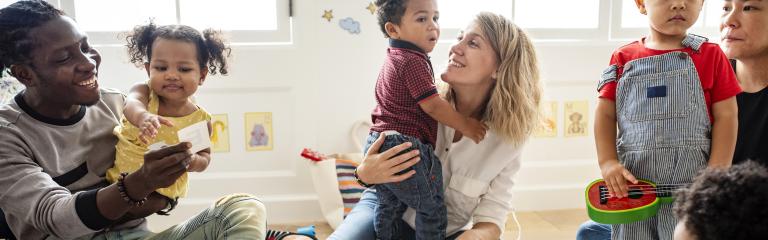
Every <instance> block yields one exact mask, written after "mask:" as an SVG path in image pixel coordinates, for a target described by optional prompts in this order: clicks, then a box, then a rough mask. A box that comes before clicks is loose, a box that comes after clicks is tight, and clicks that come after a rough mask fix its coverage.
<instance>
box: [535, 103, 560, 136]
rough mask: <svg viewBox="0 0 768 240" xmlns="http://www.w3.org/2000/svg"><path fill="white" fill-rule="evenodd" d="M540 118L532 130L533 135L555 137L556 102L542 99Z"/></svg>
mask: <svg viewBox="0 0 768 240" xmlns="http://www.w3.org/2000/svg"><path fill="white" fill-rule="evenodd" d="M539 110H540V111H541V120H540V121H539V125H538V126H536V128H535V129H534V130H533V136H534V137H557V102H556V101H543V102H542V103H541V106H540V109H539Z"/></svg>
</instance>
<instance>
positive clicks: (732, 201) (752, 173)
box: [675, 161, 768, 240]
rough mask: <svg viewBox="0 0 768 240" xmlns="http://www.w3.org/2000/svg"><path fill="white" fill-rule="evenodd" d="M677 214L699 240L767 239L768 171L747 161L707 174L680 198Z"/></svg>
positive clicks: (698, 178) (708, 171)
mask: <svg viewBox="0 0 768 240" xmlns="http://www.w3.org/2000/svg"><path fill="white" fill-rule="evenodd" d="M675 214H677V216H678V218H679V219H685V227H686V228H687V229H688V231H689V232H690V233H691V234H692V235H694V236H695V237H696V238H697V239H699V240H708V239H732V240H738V239H763V238H765V237H766V236H768V228H766V227H765V226H768V218H767V217H766V216H768V169H766V168H765V166H763V165H760V164H758V163H756V162H753V161H747V162H745V163H742V164H737V165H734V166H733V167H731V168H730V169H719V170H707V171H705V172H703V173H702V174H701V175H699V176H698V177H697V178H696V179H695V180H694V182H693V184H692V185H691V187H690V188H688V189H687V190H685V191H681V192H680V193H679V194H678V196H677V201H675ZM760 226H762V227H760Z"/></svg>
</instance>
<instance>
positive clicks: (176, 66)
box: [126, 23, 230, 100]
mask: <svg viewBox="0 0 768 240" xmlns="http://www.w3.org/2000/svg"><path fill="white" fill-rule="evenodd" d="M126 40H127V41H128V43H127V47H128V54H129V56H130V58H131V62H132V63H134V64H136V65H137V66H144V69H145V70H146V71H147V74H148V75H149V87H150V88H151V89H152V91H154V92H155V93H156V94H157V95H158V96H160V97H163V98H168V99H175V100H184V99H186V98H188V97H189V96H192V95H193V94H194V93H195V91H197V88H198V86H201V85H202V84H203V82H204V81H205V78H206V76H208V74H209V73H210V74H216V73H221V74H224V75H226V74H227V59H226V57H228V56H229V52H230V49H229V47H227V45H226V44H225V42H224V41H223V39H222V37H221V34H220V33H219V32H216V31H213V30H211V29H206V30H205V31H203V32H202V33H201V32H199V31H197V30H196V29H194V28H192V27H189V26H185V25H165V26H157V25H155V24H154V23H149V24H148V25H142V26H137V27H135V28H134V29H133V31H132V32H131V33H129V35H128V36H127V37H126Z"/></svg>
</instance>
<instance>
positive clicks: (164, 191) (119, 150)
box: [107, 91, 211, 200]
mask: <svg viewBox="0 0 768 240" xmlns="http://www.w3.org/2000/svg"><path fill="white" fill-rule="evenodd" d="M149 96H150V97H149V106H148V109H147V110H148V111H149V112H150V113H152V114H157V111H158V108H159V106H160V99H159V98H158V96H157V95H156V94H155V93H154V92H153V91H151V92H150V95H149ZM197 108H198V109H197V110H196V111H195V112H193V113H191V114H189V115H186V116H183V117H165V116H163V118H165V119H168V120H170V121H171V122H173V127H169V126H165V125H162V126H161V127H160V129H159V130H158V133H157V136H156V137H155V139H152V140H151V141H152V142H150V143H149V144H145V143H143V142H142V141H141V140H139V134H140V133H141V131H140V129H139V128H138V127H136V126H134V125H133V124H131V123H130V122H128V120H127V119H126V118H125V116H123V118H122V119H121V125H119V126H116V127H115V129H114V131H113V133H114V134H115V136H117V138H118V142H117V145H116V146H115V149H116V153H115V158H116V159H115V165H114V166H113V167H112V168H110V169H109V170H107V181H109V182H116V181H117V179H118V178H119V177H120V173H121V172H128V173H131V172H134V171H136V170H138V169H139V168H140V167H141V165H142V164H144V153H146V152H147V151H148V146H150V145H152V144H155V143H157V142H161V141H162V142H165V144H167V145H173V144H177V143H179V138H178V135H177V132H178V131H179V130H180V129H183V128H185V127H187V126H189V125H192V124H195V123H198V122H201V121H208V122H210V121H211V115H210V114H209V113H208V112H206V111H205V110H204V109H203V108H201V107H200V106H198V107H197ZM187 178H188V177H187V173H184V175H182V176H181V177H179V179H178V180H176V182H175V183H174V184H173V185H171V186H169V187H167V188H161V189H158V190H157V192H158V193H160V194H161V195H163V196H166V197H168V198H170V199H172V200H176V199H178V198H179V197H184V196H186V195H187V181H188V179H187Z"/></svg>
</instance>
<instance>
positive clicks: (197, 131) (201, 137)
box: [178, 121, 213, 153]
mask: <svg viewBox="0 0 768 240" xmlns="http://www.w3.org/2000/svg"><path fill="white" fill-rule="evenodd" d="M178 135H179V142H190V143H192V148H190V149H189V151H190V152H192V153H196V152H199V151H201V150H203V149H206V148H210V147H212V146H213V144H211V138H210V133H208V122H206V121H202V122H198V123H195V124H192V125H189V126H188V127H185V128H184V129H181V130H179V132H178Z"/></svg>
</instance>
